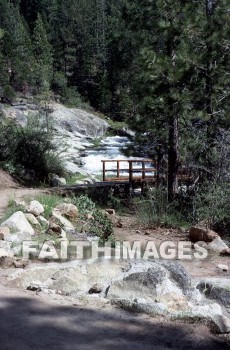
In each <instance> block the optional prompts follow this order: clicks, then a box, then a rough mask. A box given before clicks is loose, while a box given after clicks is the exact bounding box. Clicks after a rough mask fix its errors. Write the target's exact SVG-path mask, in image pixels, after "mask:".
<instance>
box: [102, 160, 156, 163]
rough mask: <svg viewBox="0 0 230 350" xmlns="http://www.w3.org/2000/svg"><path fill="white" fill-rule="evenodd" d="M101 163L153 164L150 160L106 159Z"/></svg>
mask: <svg viewBox="0 0 230 350" xmlns="http://www.w3.org/2000/svg"><path fill="white" fill-rule="evenodd" d="M101 162H102V163H115V162H124V163H125V162H127V163H142V162H145V163H154V161H153V160H152V159H106V160H101Z"/></svg>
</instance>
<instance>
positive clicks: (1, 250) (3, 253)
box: [0, 241, 14, 258]
mask: <svg viewBox="0 0 230 350" xmlns="http://www.w3.org/2000/svg"><path fill="white" fill-rule="evenodd" d="M10 247H11V244H10V243H9V242H5V241H0V258H1V257H13V256H14V253H13V251H12V250H11V248H10Z"/></svg>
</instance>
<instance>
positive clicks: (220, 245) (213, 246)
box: [207, 237, 228, 253]
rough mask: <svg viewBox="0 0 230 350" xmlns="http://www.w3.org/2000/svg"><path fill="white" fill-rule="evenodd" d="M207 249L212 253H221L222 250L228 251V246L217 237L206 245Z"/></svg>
mask: <svg viewBox="0 0 230 350" xmlns="http://www.w3.org/2000/svg"><path fill="white" fill-rule="evenodd" d="M207 248H208V249H209V250H212V251H213V252H217V253H221V252H222V251H223V250H224V249H228V246H227V244H225V243H224V242H223V241H222V239H221V238H220V237H217V238H215V239H214V240H213V241H212V242H211V243H208V244H207Z"/></svg>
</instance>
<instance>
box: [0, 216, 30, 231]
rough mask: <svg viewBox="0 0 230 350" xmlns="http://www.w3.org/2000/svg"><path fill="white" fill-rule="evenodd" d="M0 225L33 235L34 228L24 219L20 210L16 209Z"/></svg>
mask: <svg viewBox="0 0 230 350" xmlns="http://www.w3.org/2000/svg"><path fill="white" fill-rule="evenodd" d="M1 226H2V227H4V226H7V227H9V228H10V229H11V232H12V231H14V232H25V233H29V234H30V235H33V234H34V233H35V232H34V229H33V227H32V226H31V225H30V223H29V222H28V220H27V219H26V217H25V215H24V213H23V212H21V211H17V212H16V213H14V214H13V215H11V216H10V217H9V219H7V220H6V221H4V222H3V223H2V224H1Z"/></svg>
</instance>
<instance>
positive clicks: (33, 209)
mask: <svg viewBox="0 0 230 350" xmlns="http://www.w3.org/2000/svg"><path fill="white" fill-rule="evenodd" d="M26 211H27V212H28V213H31V214H33V215H34V216H39V215H41V214H43V213H44V211H45V210H44V207H43V205H42V204H41V203H39V202H38V201H36V200H34V201H31V202H30V203H29V205H28V207H27V208H26Z"/></svg>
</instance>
